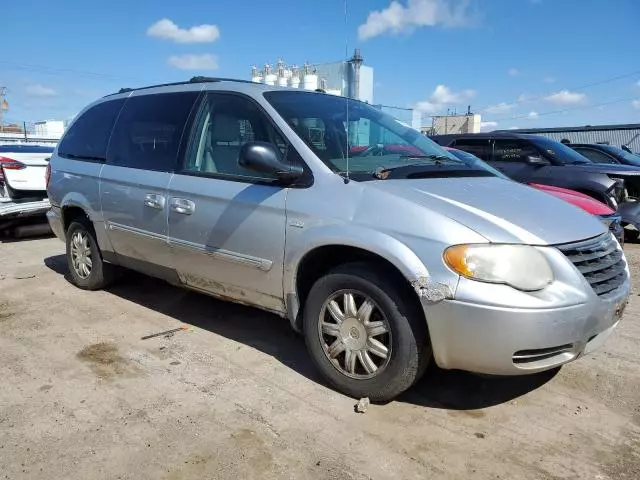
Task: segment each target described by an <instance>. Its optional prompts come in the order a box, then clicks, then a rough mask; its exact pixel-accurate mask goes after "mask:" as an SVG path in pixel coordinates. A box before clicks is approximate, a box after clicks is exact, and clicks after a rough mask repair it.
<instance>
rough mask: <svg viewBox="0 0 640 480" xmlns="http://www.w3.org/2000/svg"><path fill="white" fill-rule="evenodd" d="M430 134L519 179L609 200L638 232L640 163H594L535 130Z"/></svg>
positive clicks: (633, 232)
mask: <svg viewBox="0 0 640 480" xmlns="http://www.w3.org/2000/svg"><path fill="white" fill-rule="evenodd" d="M431 138H432V139H433V140H434V141H436V142H437V143H439V144H440V145H443V146H448V147H455V148H457V149H460V150H464V151H466V152H469V153H472V154H474V155H476V156H477V157H479V158H480V159H482V160H484V161H485V162H487V163H488V164H489V165H491V166H492V167H494V168H496V169H497V170H499V171H501V172H503V173H504V174H505V175H507V176H508V177H509V178H511V179H513V180H516V181H518V182H521V183H526V184H542V185H550V186H555V187H561V188H567V189H570V190H574V191H577V192H580V193H583V194H585V195H588V196H590V197H592V198H595V199H596V200H598V201H600V202H603V203H606V204H607V205H608V206H609V207H611V208H612V209H614V210H616V211H617V213H618V214H619V215H620V217H621V221H622V225H623V226H624V227H629V229H630V232H629V235H630V236H631V237H632V238H637V235H638V231H640V202H638V198H639V197H640V168H637V167H634V166H631V165H621V164H612V163H593V162H592V161H590V160H589V159H588V158H586V157H584V156H582V155H581V154H580V153H578V152H577V151H576V150H574V149H572V148H569V146H568V145H565V144H563V143H560V142H556V141H554V140H551V139H549V138H547V137H542V136H537V135H525V134H515V133H498V132H494V133H479V134H457V135H436V136H433V137H431Z"/></svg>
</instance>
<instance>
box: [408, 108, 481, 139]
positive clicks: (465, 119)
mask: <svg viewBox="0 0 640 480" xmlns="http://www.w3.org/2000/svg"><path fill="white" fill-rule="evenodd" d="M481 123H482V117H481V116H480V115H479V114H477V113H471V111H470V109H469V111H468V112H467V113H466V114H464V115H434V116H432V117H431V125H430V126H422V128H421V129H420V130H421V131H422V133H424V134H425V135H446V134H451V133H480V126H481Z"/></svg>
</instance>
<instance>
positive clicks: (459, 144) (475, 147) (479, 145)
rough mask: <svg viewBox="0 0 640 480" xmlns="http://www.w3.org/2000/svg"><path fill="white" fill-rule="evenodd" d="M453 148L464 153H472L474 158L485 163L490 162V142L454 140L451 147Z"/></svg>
mask: <svg viewBox="0 0 640 480" xmlns="http://www.w3.org/2000/svg"><path fill="white" fill-rule="evenodd" d="M452 146H453V147H455V148H458V149H460V150H464V151H465V152H469V153H472V154H473V155H475V156H476V157H478V158H479V159H481V160H484V161H485V162H490V161H491V160H492V156H491V148H492V147H491V140H476V139H464V138H463V139H460V140H456V141H455V143H454V144H453V145H452Z"/></svg>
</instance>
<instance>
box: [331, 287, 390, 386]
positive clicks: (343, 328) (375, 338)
mask: <svg viewBox="0 0 640 480" xmlns="http://www.w3.org/2000/svg"><path fill="white" fill-rule="evenodd" d="M318 334H319V335H320V341H321V343H322V346H323V350H324V353H325V355H326V356H327V358H328V359H329V361H330V362H331V363H332V365H333V366H334V367H335V368H336V369H337V370H338V371H339V372H341V373H342V374H343V375H346V376H348V377H351V378H357V379H368V378H372V377H375V376H376V375H378V374H379V373H380V372H381V371H382V370H383V369H384V368H385V367H386V366H387V364H388V363H389V360H390V358H391V331H390V328H389V322H388V320H387V318H386V316H385V314H384V312H383V311H382V310H381V309H380V307H379V306H378V305H377V304H376V302H375V301H374V300H373V299H372V298H371V297H370V296H368V295H366V294H364V293H362V292H359V291H356V290H341V291H338V292H335V293H333V294H332V295H331V296H330V297H329V298H328V299H327V300H326V301H325V302H324V304H323V306H322V309H321V310H320V316H319V318H318Z"/></svg>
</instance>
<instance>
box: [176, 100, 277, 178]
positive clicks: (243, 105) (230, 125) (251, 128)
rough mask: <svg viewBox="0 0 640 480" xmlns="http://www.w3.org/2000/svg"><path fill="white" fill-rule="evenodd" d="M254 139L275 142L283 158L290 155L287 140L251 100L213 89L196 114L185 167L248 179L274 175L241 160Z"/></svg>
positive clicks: (188, 169)
mask: <svg viewBox="0 0 640 480" xmlns="http://www.w3.org/2000/svg"><path fill="white" fill-rule="evenodd" d="M253 141H261V142H268V143H272V144H273V145H275V146H276V147H278V149H279V150H280V153H281V154H282V158H286V157H287V153H288V152H287V150H288V145H287V143H286V142H285V141H284V139H283V138H282V136H281V135H280V134H279V133H278V132H277V131H276V130H275V128H274V127H273V125H272V124H271V123H270V122H269V120H268V119H267V118H266V117H265V116H264V114H263V113H262V112H261V111H259V110H258V108H257V107H256V106H255V105H254V104H253V103H252V102H251V101H249V100H248V99H246V98H243V97H240V96H237V95H225V94H218V93H210V94H208V95H207V97H206V98H205V100H204V101H203V104H202V107H201V108H200V111H199V113H198V116H197V118H196V121H195V124H194V127H193V133H192V140H191V143H190V144H191V147H190V150H189V152H188V153H187V155H186V158H185V164H184V168H183V171H186V172H193V173H202V174H207V175H215V176H220V177H230V178H233V177H235V178H238V179H246V180H250V179H257V180H259V179H275V178H276V177H275V176H274V175H269V174H266V173H261V172H256V171H253V170H249V169H246V168H244V167H241V166H240V165H239V164H238V155H239V153H240V148H241V147H242V146H243V145H244V144H245V143H247V142H253Z"/></svg>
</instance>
